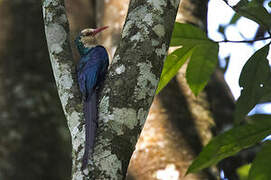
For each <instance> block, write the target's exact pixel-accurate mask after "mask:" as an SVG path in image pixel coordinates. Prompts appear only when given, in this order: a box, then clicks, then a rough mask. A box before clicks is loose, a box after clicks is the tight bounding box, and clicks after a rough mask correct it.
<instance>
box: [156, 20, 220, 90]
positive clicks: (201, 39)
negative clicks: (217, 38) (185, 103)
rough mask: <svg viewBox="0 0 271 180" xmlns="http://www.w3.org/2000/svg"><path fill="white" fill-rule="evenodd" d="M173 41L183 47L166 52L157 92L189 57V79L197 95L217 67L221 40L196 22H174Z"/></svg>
mask: <svg viewBox="0 0 271 180" xmlns="http://www.w3.org/2000/svg"><path fill="white" fill-rule="evenodd" d="M170 45H171V46H181V47H180V48H178V49H177V50H175V51H174V52H173V53H171V54H170V55H168V56H167V58H166V60H165V64H164V67H163V71H162V75H161V78H160V82H159V85H158V88H157V91H156V93H159V92H160V91H161V89H163V88H164V87H165V86H166V85H167V83H168V82H169V81H170V80H171V79H172V78H173V77H174V76H175V75H176V73H177V72H178V70H179V69H180V68H181V66H182V65H183V64H184V63H185V62H186V61H187V60H188V59H190V61H189V63H188V67H187V70H186V79H187V83H188V84H189V86H190V88H191V90H192V91H193V93H194V94H195V95H197V94H198V93H199V92H200V91H201V90H202V89H203V88H204V87H205V85H206V84H207V82H208V80H209V78H210V76H211V74H212V72H213V71H214V70H215V68H216V64H217V60H218V44H217V43H215V42H214V41H212V40H210V39H208V38H207V36H206V34H205V33H204V32H203V31H202V30H201V29H199V28H197V27H195V26H193V25H190V24H181V23H175V26H174V30H173V34H172V38H171V43H170Z"/></svg>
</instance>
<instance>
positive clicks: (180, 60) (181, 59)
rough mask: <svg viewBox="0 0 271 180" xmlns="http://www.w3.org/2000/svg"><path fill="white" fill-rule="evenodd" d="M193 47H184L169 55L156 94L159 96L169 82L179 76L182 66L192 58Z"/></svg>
mask: <svg viewBox="0 0 271 180" xmlns="http://www.w3.org/2000/svg"><path fill="white" fill-rule="evenodd" d="M192 52H193V47H189V46H184V47H182V48H179V49H177V50H175V51H174V52H172V53H171V54H169V55H168V56H167V58H166V60H165V62H164V67H163V71H162V74H161V77H160V81H159V84H158V88H157V89H156V94H158V93H159V92H160V91H161V90H162V89H163V88H164V87H165V86H166V85H167V84H168V83H169V81H170V80H171V79H172V78H173V77H174V76H175V75H176V74H177V72H178V71H179V69H180V68H181V67H182V65H183V64H184V63H185V62H186V60H187V59H188V58H189V57H190V56H191V54H192Z"/></svg>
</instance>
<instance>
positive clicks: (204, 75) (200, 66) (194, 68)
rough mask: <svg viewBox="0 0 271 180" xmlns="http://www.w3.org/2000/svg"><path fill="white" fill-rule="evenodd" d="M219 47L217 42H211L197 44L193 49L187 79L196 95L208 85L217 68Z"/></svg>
mask: <svg viewBox="0 0 271 180" xmlns="http://www.w3.org/2000/svg"><path fill="white" fill-rule="evenodd" d="M218 49H219V46H218V44H217V43H213V42H209V43H205V44H201V45H198V46H196V47H195V50H194V51H193V54H192V56H191V58H190V61H189V64H188V67H187V70H186V79H187V83H188V85H189V86H190V89H191V90H192V92H193V93H194V94H195V95H196V96H197V95H198V93H199V92H200V91H201V90H202V89H203V88H204V87H205V86H206V84H207V82H208V80H209V79H210V76H211V74H212V73H213V72H214V70H215V68H216V65H217V62H218Z"/></svg>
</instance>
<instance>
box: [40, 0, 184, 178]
mask: <svg viewBox="0 0 271 180" xmlns="http://www.w3.org/2000/svg"><path fill="white" fill-rule="evenodd" d="M178 4H179V1H178V0H171V1H166V0H163V1H159V2H156V1H151V0H150V1H147V2H141V1H139V0H132V1H131V2H130V6H129V11H128V16H127V18H126V23H125V25H124V28H123V32H122V36H121V42H120V45H119V48H118V49H117V51H116V54H115V56H114V59H113V64H112V65H111V68H110V71H109V75H108V77H107V79H106V80H105V84H104V88H103V89H102V92H101V101H100V104H99V129H98V137H97V138H96V139H97V141H96V145H95V149H94V160H93V161H90V163H91V166H90V167H89V170H90V172H89V173H88V172H81V171H80V167H81V162H82V155H83V147H84V138H83V137H84V132H85V129H84V126H83V125H84V120H83V114H82V105H81V103H80V101H79V92H78V89H77V85H76V80H75V77H74V70H75V68H74V64H73V61H72V55H71V48H70V45H69V39H68V35H69V30H68V22H67V18H66V15H65V9H64V4H63V1H61V0H59V1H52V0H44V1H43V14H44V23H45V31H46V36H47V43H48V49H49V53H50V59H51V63H52V66H53V71H54V75H55V80H56V84H57V87H58V93H59V96H60V100H61V102H62V106H63V110H64V113H65V116H66V118H67V121H68V126H69V128H70V131H71V136H72V145H73V174H72V175H73V179H81V178H87V177H88V178H93V179H123V178H124V177H125V174H126V170H127V166H128V163H129V159H130V156H131V154H132V152H133V149H134V145H135V143H136V140H137V137H138V135H139V133H140V131H141V128H142V126H143V124H144V121H145V118H146V115H147V113H148V110H149V107H150V105H151V102H152V99H153V96H154V94H155V89H156V87H157V84H158V80H159V76H160V73H161V69H162V65H163V59H164V57H165V55H166V53H167V49H168V45H169V41H170V38H171V32H172V29H173V24H174V20H175V16H176V12H177V7H178Z"/></svg>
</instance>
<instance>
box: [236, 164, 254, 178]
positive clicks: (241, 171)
mask: <svg viewBox="0 0 271 180" xmlns="http://www.w3.org/2000/svg"><path fill="white" fill-rule="evenodd" d="M250 167H251V164H245V165H243V166H241V167H239V168H238V169H237V174H238V176H239V179H240V180H247V179H248V174H249V170H250Z"/></svg>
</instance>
